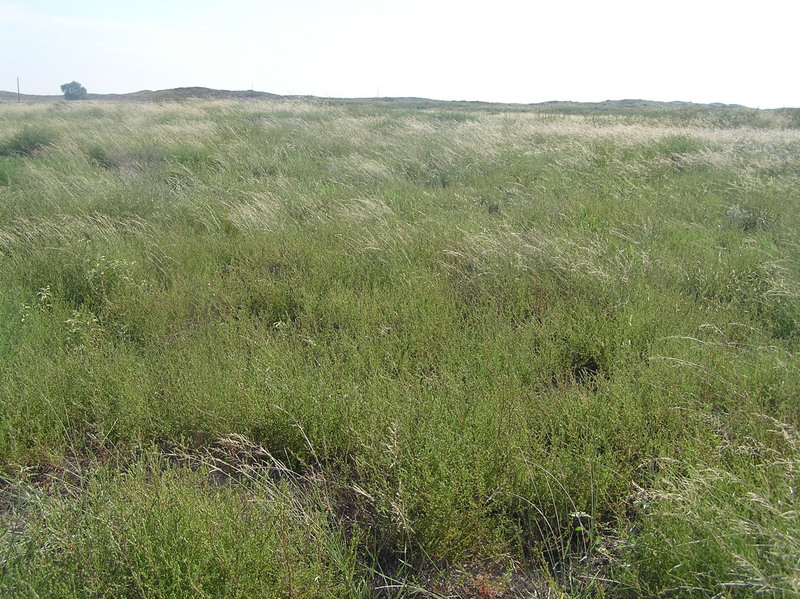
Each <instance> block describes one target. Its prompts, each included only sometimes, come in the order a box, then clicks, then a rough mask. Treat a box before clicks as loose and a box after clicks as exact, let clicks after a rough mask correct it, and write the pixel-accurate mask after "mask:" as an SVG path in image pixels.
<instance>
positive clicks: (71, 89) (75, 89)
mask: <svg viewBox="0 0 800 599" xmlns="http://www.w3.org/2000/svg"><path fill="white" fill-rule="evenodd" d="M61 91H62V92H64V99H65V100H85V99H86V88H85V87H83V86H82V85H81V84H80V83H78V82H77V81H73V82H71V83H65V84H64V85H62V86H61Z"/></svg>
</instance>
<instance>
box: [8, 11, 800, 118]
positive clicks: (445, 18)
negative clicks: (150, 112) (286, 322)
mask: <svg viewBox="0 0 800 599" xmlns="http://www.w3.org/2000/svg"><path fill="white" fill-rule="evenodd" d="M798 31H800V1H798V0H760V1H759V2H743V1H741V2H737V1H736V0H724V1H723V0H672V1H670V2H663V1H662V2H654V1H649V0H605V1H600V0H563V1H562V2H557V1H556V0H547V1H546V2H545V1H537V0H531V1H528V2H525V1H521V0H492V1H489V2H469V1H465V0H397V1H395V2H384V1H381V0H340V1H338V2H334V1H325V0H284V1H282V2H277V1H272V0H267V1H262V2H257V1H255V0H226V1H225V2H223V1H222V0H215V1H213V2H212V1H209V0H175V1H170V0H157V1H153V0H137V1H135V2H118V1H115V0H71V1H70V2H66V1H64V0H25V1H21V0H18V1H16V2H6V1H4V0H0V57H2V58H0V65H2V67H0V89H3V90H7V91H16V85H17V83H16V78H17V77H19V78H20V88H21V91H22V92H23V93H31V94H54V95H57V94H60V93H61V91H60V85H61V84H62V83H66V82H69V81H73V80H77V81H79V82H80V83H81V84H83V85H84V86H85V87H86V88H87V89H88V90H89V91H90V92H97V93H125V92H132V91H138V90H141V89H153V90H155V89H164V88H170V87H185V86H195V85H197V86H205V87H213V88H218V89H237V90H241V89H251V88H252V89H256V90H259V91H268V92H273V93H279V94H311V95H317V96H336V97H365V96H375V95H378V94H379V95H381V96H421V97H428V98H436V99H442V100H487V101H498V102H523V103H527V102H541V101H546V100H576V101H600V100H607V99H623V98H643V99H649V100H688V101H693V102H725V103H738V104H745V105H747V106H753V107H761V108H774V107H778V106H800V77H798V58H800V33H798Z"/></svg>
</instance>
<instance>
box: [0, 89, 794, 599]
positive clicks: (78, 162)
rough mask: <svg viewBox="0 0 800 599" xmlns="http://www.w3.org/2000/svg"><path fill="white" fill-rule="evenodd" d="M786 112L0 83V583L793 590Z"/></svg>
mask: <svg viewBox="0 0 800 599" xmlns="http://www.w3.org/2000/svg"><path fill="white" fill-rule="evenodd" d="M798 226H800V112H798V111H797V110H795V111H791V110H787V111H773V112H766V111H756V110H749V109H718V110H699V109H692V110H689V109H687V110H680V109H676V110H664V111H649V112H635V111H629V112H619V113H614V114H596V113H588V114H563V113H561V114H559V113H556V112H550V113H544V112H541V111H530V112H525V111H518V112H514V113H495V112H494V111H493V112H491V113H490V112H481V111H452V110H443V109H436V110H414V109H410V108H407V107H403V106H396V107H392V106H390V105H387V104H385V103H384V104H379V105H374V106H371V105H369V104H367V103H365V104H361V105H345V104H342V105H337V104H336V103H334V102H326V103H323V102H317V103H314V102H298V101H273V102H261V101H211V100H207V101H190V102H182V103H164V104H156V103H141V104H136V103H126V104H121V103H120V104H115V103H111V102H75V103H64V102H59V103H50V104H41V105H36V104H34V105H25V104H22V105H16V104H4V105H0V595H3V596H7V597H176V598H177V597H186V596H190V595H193V596H199V597H370V596H385V597H452V596H457V597H475V598H481V599H491V598H499V597H563V596H569V597H589V596H592V597H602V596H609V597H638V596H658V595H662V596H675V597H683V596H697V597H726V596H731V597H747V596H753V595H757V594H766V595H768V596H777V597H796V596H799V595H800V565H799V564H800V515H799V512H798V507H799V506H798V503H799V502H798V487H799V486H800V480H799V479H800V433H798V429H797V427H798V425H800V401H799V400H798V398H800V372H799V370H798V369H799V368H800V358H798V355H799V354H798V350H800V236H798Z"/></svg>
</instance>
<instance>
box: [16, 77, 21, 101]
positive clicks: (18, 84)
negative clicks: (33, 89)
mask: <svg viewBox="0 0 800 599" xmlns="http://www.w3.org/2000/svg"><path fill="white" fill-rule="evenodd" d="M20 102H21V100H20V99H19V77H17V104H19V103H20Z"/></svg>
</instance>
